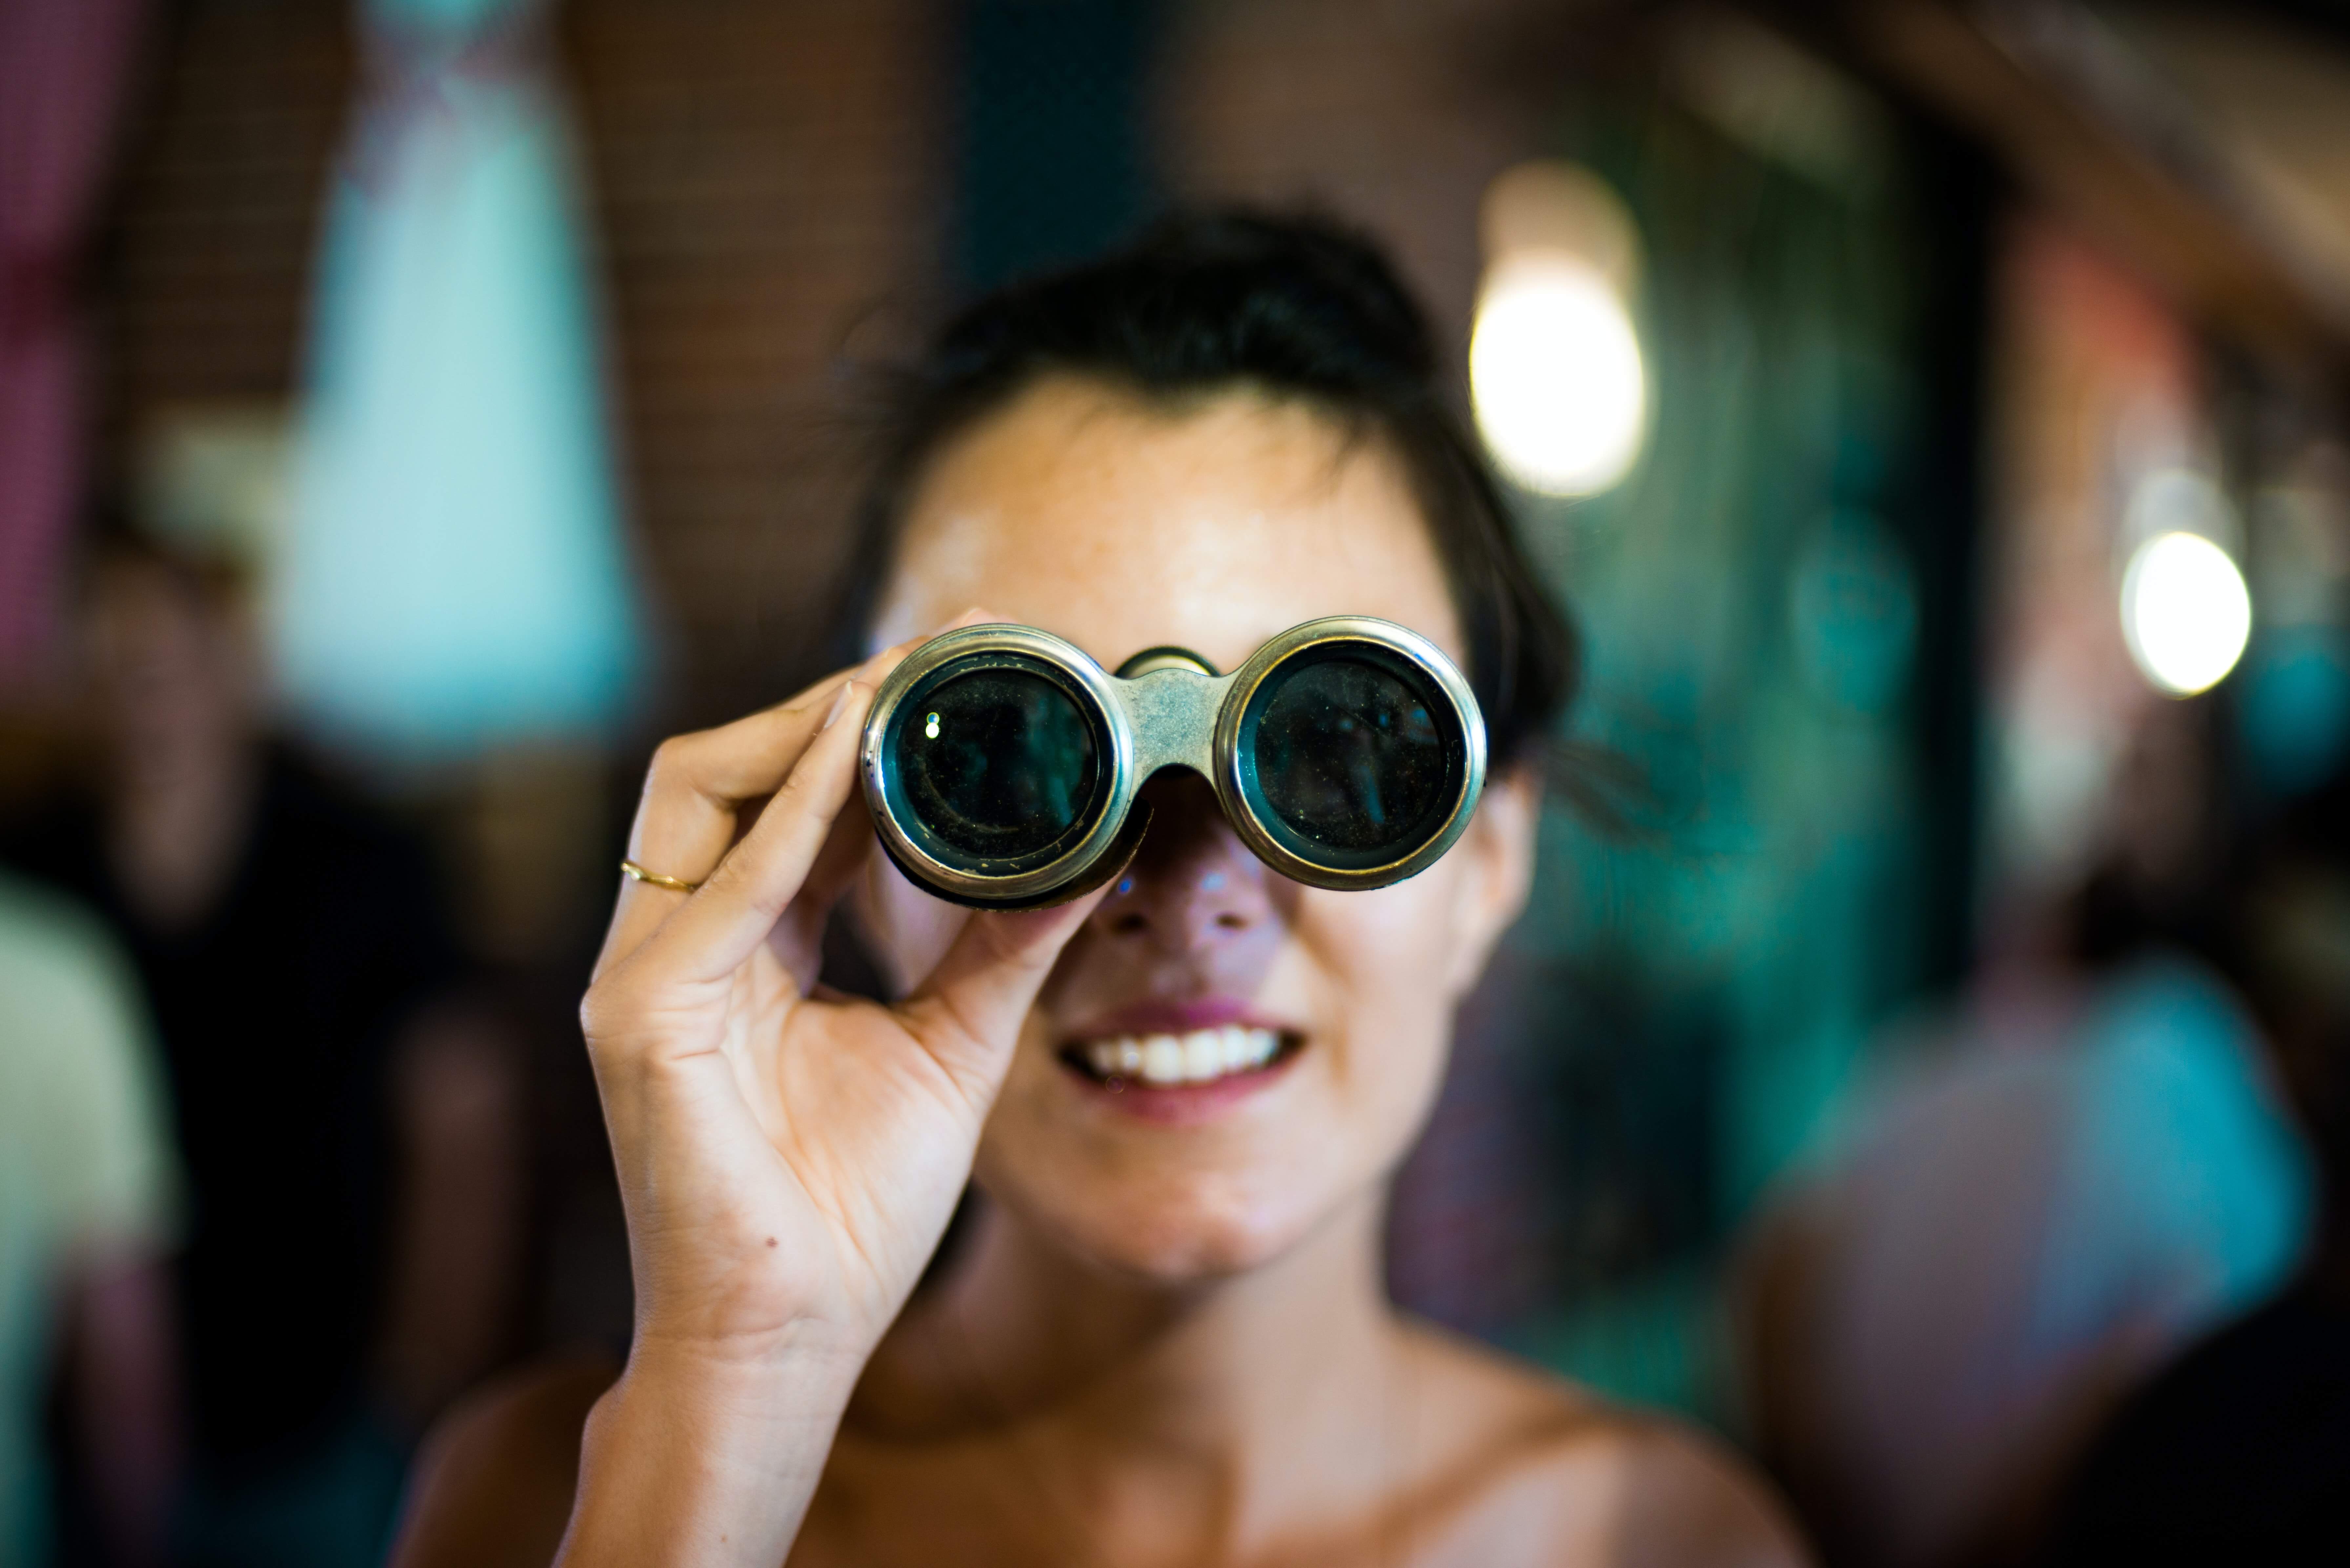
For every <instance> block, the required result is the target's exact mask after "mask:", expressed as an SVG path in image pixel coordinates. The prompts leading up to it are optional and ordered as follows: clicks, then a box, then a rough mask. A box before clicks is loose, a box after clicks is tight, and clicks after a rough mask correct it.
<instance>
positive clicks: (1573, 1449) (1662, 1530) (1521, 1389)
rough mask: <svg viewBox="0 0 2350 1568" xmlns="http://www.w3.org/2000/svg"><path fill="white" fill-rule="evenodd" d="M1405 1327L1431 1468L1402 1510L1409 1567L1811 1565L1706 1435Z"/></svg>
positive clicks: (1742, 1471)
mask: <svg viewBox="0 0 2350 1568" xmlns="http://www.w3.org/2000/svg"><path fill="white" fill-rule="evenodd" d="M1407 1332H1408V1335H1409V1355H1410V1357H1411V1361H1412V1365H1413V1366H1414V1367H1415V1376H1414V1379H1413V1381H1414V1384H1415V1386H1416V1387H1417V1388H1418V1389H1419V1394H1418V1396H1417V1399H1416V1402H1417V1403H1418V1404H1419V1410H1418V1411H1417V1412H1416V1414H1415V1425H1417V1426H1418V1427H1419V1428H1420V1432H1419V1441H1420V1443H1421V1444H1422V1445H1424V1448H1423V1451H1424V1452H1425V1453H1426V1454H1427V1455H1428V1456H1429V1459H1430V1463H1429V1465H1428V1468H1427V1469H1426V1472H1425V1475H1424V1479H1423V1481H1422V1484H1421V1485H1420V1486H1419V1487H1418V1488H1416V1489H1415V1490H1416V1494H1417V1495H1416V1496H1415V1497H1414V1499H1413V1503H1412V1513H1413V1515H1414V1525H1413V1534H1414V1540H1415V1546H1416V1548H1418V1550H1417V1551H1416V1552H1415V1554H1414V1555H1415V1559H1416V1560H1417V1561H1419V1562H1423V1563H1430V1564H1437V1563H1529V1564H1532V1563H1542V1564H1545V1565H1548V1564H1561V1565H1566V1564H1573V1565H1576V1568H1582V1565H1586V1564H1588V1565H1590V1568H1601V1565H1605V1568H1637V1565H1645V1564H1649V1563H1655V1564H1659V1565H1662V1564H1668V1563H1669V1564H1675V1565H1683V1564H1686V1565H1690V1568H1712V1565H1719V1568H1750V1565H1751V1568H1793V1565H1794V1564H1800V1563H1807V1562H1808V1561H1810V1554H1809V1552H1807V1551H1806V1550H1805V1549H1804V1546H1803V1544H1802V1538H1801V1536H1800V1535H1799V1534H1798V1533H1797V1532H1796V1530H1795V1528H1794V1525H1793V1523H1792V1522H1791V1521H1789V1519H1788V1517H1787V1514H1786V1511H1785V1510H1784V1509H1783V1506H1782V1505H1781V1503H1780V1502H1779V1501H1778V1499H1777V1498H1776V1496H1774V1495H1773V1492H1772V1490H1771V1489H1770V1487H1769V1486H1768V1484H1767V1483H1765V1482H1764V1481H1763V1480H1762V1478H1761V1477H1759V1476H1757V1475H1756V1474H1755V1473H1754V1472H1753V1471H1752V1470H1751V1469H1749V1468H1748V1467H1747V1466H1746V1465H1745V1464H1744V1463H1743V1462H1742V1460H1740V1459H1738V1458H1737V1457H1736V1456H1735V1455H1733V1454H1731V1452H1730V1451H1729V1450H1728V1449H1725V1448H1724V1447H1723V1446H1722V1445H1721V1444H1720V1443H1718V1442H1716V1441H1715V1440H1714V1439H1712V1438H1710V1437H1707V1436H1705V1435H1704V1434H1702V1433H1700V1432H1698V1431H1696V1430H1695V1429H1693V1428H1690V1427H1688V1426H1686V1425H1684V1424H1683V1423H1681V1422H1679V1421H1676V1420H1673V1419H1671V1418H1669V1417H1664V1416H1660V1415H1655V1414H1651V1413H1648V1412H1643V1411H1637V1410H1631V1409H1627V1408H1625V1407H1621V1406H1617V1405H1614V1404H1612V1403H1610V1402H1608V1401H1607V1400H1605V1399H1601V1398H1599V1397H1596V1396H1595V1395H1593V1394H1591V1393H1589V1392H1588V1391H1586V1390H1585V1389H1582V1388H1579V1387H1577V1386H1575V1385H1574V1384H1572V1383H1569V1382H1567V1381H1565V1379H1563V1378H1559V1377H1555V1376H1551V1375H1549V1374H1547V1373H1544V1372H1543V1371H1541V1370H1539V1369H1538V1368H1535V1367H1533V1366H1527V1365H1525V1364H1524V1363H1523V1362H1519V1361H1515V1360H1513V1359H1511V1358H1510V1357H1507V1356H1503V1355H1497V1354H1495V1353H1494V1352H1492V1351H1490V1350H1487V1349H1485V1348H1484V1347H1482V1346H1480V1345H1471V1344H1470V1343H1468V1342H1466V1341H1462V1340H1460V1339H1456V1338H1454V1337H1453V1336H1451V1335H1450V1334H1444V1333H1441V1332H1440V1331H1438V1330H1435V1329H1430V1328H1426V1327H1422V1326H1418V1325H1414V1326H1412V1327H1411V1328H1409V1330H1408V1331H1407Z"/></svg>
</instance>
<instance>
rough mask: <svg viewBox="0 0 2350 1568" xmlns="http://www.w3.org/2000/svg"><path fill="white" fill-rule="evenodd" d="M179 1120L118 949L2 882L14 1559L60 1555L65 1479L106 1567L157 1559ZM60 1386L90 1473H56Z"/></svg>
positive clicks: (5, 1270) (0, 1126)
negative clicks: (49, 1422)
mask: <svg viewBox="0 0 2350 1568" xmlns="http://www.w3.org/2000/svg"><path fill="white" fill-rule="evenodd" d="M166 1114H167V1113H166V1111H165V1106H164V1086H163V1082H162V1071H161V1064H160V1063H158V1062H157V1061H156V1060H155V1055H154V1048H153V1044H152V1042H151V1040H150V1039H149V1037H148V1030H147V1022H146V1018H145V1016H144V1013H143V1011H142V1008H141V1004H140V998H139V992H138V981H137V978H136V977H135V976H134V975H133V974H132V973H131V972H130V968H129V966H128V965H127V964H126V963H125V961H123V958H122V956H121V954H120V951H119V950H117V949H116V947H115V946H114V944H113V943H112V942H111V941H110V940H108V939H107V937H106V935H105V933H104V931H103V930H102V929H99V926H98V925H97V923H96V922H95V921H93V920H92V919H90V918H89V917H88V914H87V913H85V912H83V911H82V910H80V909H76V908H74V907H73V906H72V905H71V904H69V903H68V901H67V900H65V899H64V898H59V897H57V895H55V894H53V893H51V892H48V891H47V890H46V889H43V888H36V887H35V886H34V885H32V884H31V883H28V882H26V881H24V880H22V879H20V878H18V877H11V876H8V875H6V874H5V873H0V1563H10V1564H26V1565H28V1568H29V1565H32V1564H37V1563H47V1562H49V1561H50V1560H51V1558H52V1555H53V1549H54V1548H55V1547H56V1546H57V1535H58V1532H57V1528H56V1525H57V1521H56V1520H55V1518H54V1517H53V1514H52V1510H51V1500H52V1489H53V1487H54V1486H55V1485H56V1482H57V1471H58V1470H59V1469H62V1470H63V1471H64V1472H65V1473H66V1474H67V1475H68V1476H69V1477H70V1478H71V1481H72V1483H73V1485H72V1487H71V1494H72V1495H74V1496H76V1497H77V1498H78V1500H79V1501H83V1502H84V1503H85V1504H86V1509H85V1510H84V1511H86V1512H87V1514H88V1524H89V1526H90V1528H91V1530H92V1531H93V1532H96V1533H97V1534H98V1536H99V1540H98V1542H96V1544H97V1546H98V1547H99V1550H100V1552H102V1554H103V1555H104V1556H106V1557H108V1558H109V1559H110V1560H112V1561H114V1562H118V1563H126V1564H146V1563H161V1561H163V1546H164V1536H165V1528H166V1523H167V1521H168V1518H169V1514H170V1509H171V1504H172V1495H173V1489H174V1487H175V1485H176V1483H177V1481H178V1479H179V1478H178V1473H177V1471H178V1461H179V1450H180V1438H181V1433H180V1425H179V1408H178V1402H177V1397H178V1376H177V1365H176V1360H175V1350H174V1345H173V1334H172V1328H173V1325H172V1311H171V1289H170V1283H169V1281H168V1279H167V1277H166V1263H165V1258H166V1254H167V1251H168V1249H169V1247H170V1245H171V1241H172V1231H173V1226H174V1224H175V1222H176V1220H177V1217H178V1215H177V1199H178V1183H177V1170H176V1161H175V1159H174V1158H173V1156H172V1148H171V1137H170V1132H169V1129H168V1127H167V1125H166V1121H165V1116H166ZM53 1383H56V1384H58V1385H60V1386H61V1391H62V1395H63V1397H62V1400H61V1404H62V1406H63V1413H64V1416H65V1423H64V1424H65V1426H66V1428H67V1429H68V1432H69V1433H70V1436H71V1438H73V1439H74V1442H73V1447H74V1450H75V1451H74V1454H73V1456H72V1457H73V1459H74V1460H76V1461H78V1462H73V1463H68V1464H67V1465H64V1466H62V1467H53V1466H52V1465H51V1464H50V1463H49V1462H48V1460H49V1456H48V1454H47V1433H46V1432H45V1431H44V1430H43V1428H44V1424H45V1420H46V1411H47V1405H48V1399H49V1395H50V1389H51V1386H52V1384H53Z"/></svg>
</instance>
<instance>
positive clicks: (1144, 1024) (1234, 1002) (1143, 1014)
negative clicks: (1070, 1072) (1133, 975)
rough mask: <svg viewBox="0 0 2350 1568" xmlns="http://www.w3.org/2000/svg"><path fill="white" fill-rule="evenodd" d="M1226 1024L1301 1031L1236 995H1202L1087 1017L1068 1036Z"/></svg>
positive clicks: (1173, 1030)
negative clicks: (1084, 1022)
mask: <svg viewBox="0 0 2350 1568" xmlns="http://www.w3.org/2000/svg"><path fill="white" fill-rule="evenodd" d="M1227 1023H1237V1024H1239V1025H1240V1026H1241V1027H1243V1028H1244V1029H1270V1030H1272V1031H1274V1033H1277V1034H1296V1033H1302V1032H1301V1031H1299V1030H1297V1029H1295V1028H1294V1027H1293V1026H1291V1025H1290V1024H1287V1023H1283V1022H1282V1021H1281V1020H1280V1019H1278V1018H1273V1017H1269V1016H1267V1015H1266V1014H1264V1013H1263V1012H1258V1011H1257V1010H1256V1009H1255V1008H1253V1007H1252V1006H1250V1005H1249V1004H1248V1003H1247V1002H1243V1001H1240V1000H1239V999H1237V998H1235V997H1228V996H1201V997H1194V998H1192V999H1191V1000H1190V1001H1187V1002H1171V1001H1163V1000H1162V1001H1153V1002H1135V1003H1133V1004H1131V1005H1129V1006H1126V1007H1121V1008H1119V1009H1118V1010H1117V1011H1116V1012H1105V1013H1102V1014H1100V1015H1099V1016H1098V1017H1096V1018H1093V1019H1090V1020H1088V1021H1087V1023H1086V1024H1085V1026H1084V1027H1083V1028H1080V1029H1076V1030H1072V1031H1071V1032H1070V1035H1069V1037H1070V1038H1071V1039H1073V1040H1105V1039H1113V1038H1116V1037H1117V1036H1118V1035H1121V1034H1188V1033H1191V1031H1193V1030H1195V1029H1221V1028H1222V1027H1223V1026H1224V1025H1225V1024H1227Z"/></svg>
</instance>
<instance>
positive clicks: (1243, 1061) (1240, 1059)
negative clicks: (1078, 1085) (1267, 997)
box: [1085, 1023, 1281, 1084]
mask: <svg viewBox="0 0 2350 1568" xmlns="http://www.w3.org/2000/svg"><path fill="white" fill-rule="evenodd" d="M1085 1049H1086V1064H1087V1065H1088V1066H1090V1067H1091V1068H1092V1069H1093V1070H1094V1072H1095V1074H1096V1075H1097V1076H1100V1077H1104V1078H1139V1079H1141V1080H1142V1081H1143V1082H1144V1083H1146V1084H1204V1083H1207V1082H1208V1081H1209V1080H1210V1079H1212V1078H1221V1077H1223V1076H1224V1075H1226V1074H1228V1073H1245V1072H1248V1071H1250V1070H1252V1069H1253V1068H1257V1067H1262V1066H1263V1065H1264V1064H1266V1063H1267V1062H1270V1061H1272V1060H1273V1057H1274V1053H1275V1052H1277V1051H1279V1050H1280V1049H1281V1036H1280V1035H1279V1034H1277V1033H1274V1031H1272V1030H1270V1029H1247V1028H1243V1027H1242V1026H1241V1025H1240V1024H1237V1023H1227V1024H1225V1025H1224V1026H1223V1027H1222V1029H1194V1030H1192V1031H1191V1033H1189V1034H1120V1035H1117V1036H1115V1037H1113V1038H1111V1039H1108V1040H1096V1041H1092V1042H1090V1043H1088V1044H1087V1046H1086V1048H1085Z"/></svg>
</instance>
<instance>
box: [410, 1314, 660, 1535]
mask: <svg viewBox="0 0 2350 1568" xmlns="http://www.w3.org/2000/svg"><path fill="white" fill-rule="evenodd" d="M619 1375H620V1365H619V1362H618V1361H616V1360H614V1359H613V1358H612V1357H610V1356H608V1355H602V1354H600V1353H594V1352H582V1353H575V1354H571V1355H561V1356H552V1357H549V1358H547V1359H546V1360H544V1361H539V1362H535V1363H533V1364H531V1365H530V1366H524V1367H522V1368H519V1369H518V1370H516V1371H515V1372H513V1373H510V1374H508V1375H507V1376H504V1377H501V1378H499V1379H497V1380H496V1381H494V1382H493V1383H491V1384H489V1385H488V1386H485V1387H484V1388H482V1389H481V1390H480V1391H479V1392H477V1393H474V1394H473V1395H470V1396H468V1397H466V1398H464V1399H462V1400H460V1401H459V1402H458V1403H457V1404H456V1405H455V1406H454V1407H452V1408H451V1409H450V1411H449V1413H448V1414H447V1415H446V1416H444V1417H442V1418H441V1420H440V1422H439V1423H438V1424H436V1425H435V1426H434V1427H433V1428H432V1433H431V1434H430V1435H429V1436H428V1437H427V1438H425V1440H424V1446H423V1447H422V1448H421V1449H420V1450H419V1451H418V1453H417V1458H416V1468H415V1470H414V1473H413V1478H412V1480H411V1482H410V1485H409V1501H408V1508H407V1512H406V1516H405V1517H404V1518H403V1519H402V1520H401V1521H400V1542H399V1544H398V1545H397V1546H396V1547H394V1548H393V1551H392V1556H391V1563H392V1568H546V1564H547V1563H552V1562H554V1561H555V1553H556V1549H557V1548H558V1547H560V1546H561V1545H562V1544H563V1532H564V1528H565V1526H566V1525H567V1524H568V1523H569V1522H570V1519H571V1497H572V1492H573V1490H575V1489H576V1487H577V1481H578V1479H579V1436H580V1432H581V1430H582V1428H585V1427H586V1426H587V1413H588V1412H589V1411H590V1410H592V1409H594V1408H595V1406H596V1401H597V1400H598V1399H599V1398H601V1397H603V1395H604V1391H605V1390H606V1389H607V1388H609V1387H610V1386H612V1381H613V1379H614V1378H616V1377H618V1376H619Z"/></svg>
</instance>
